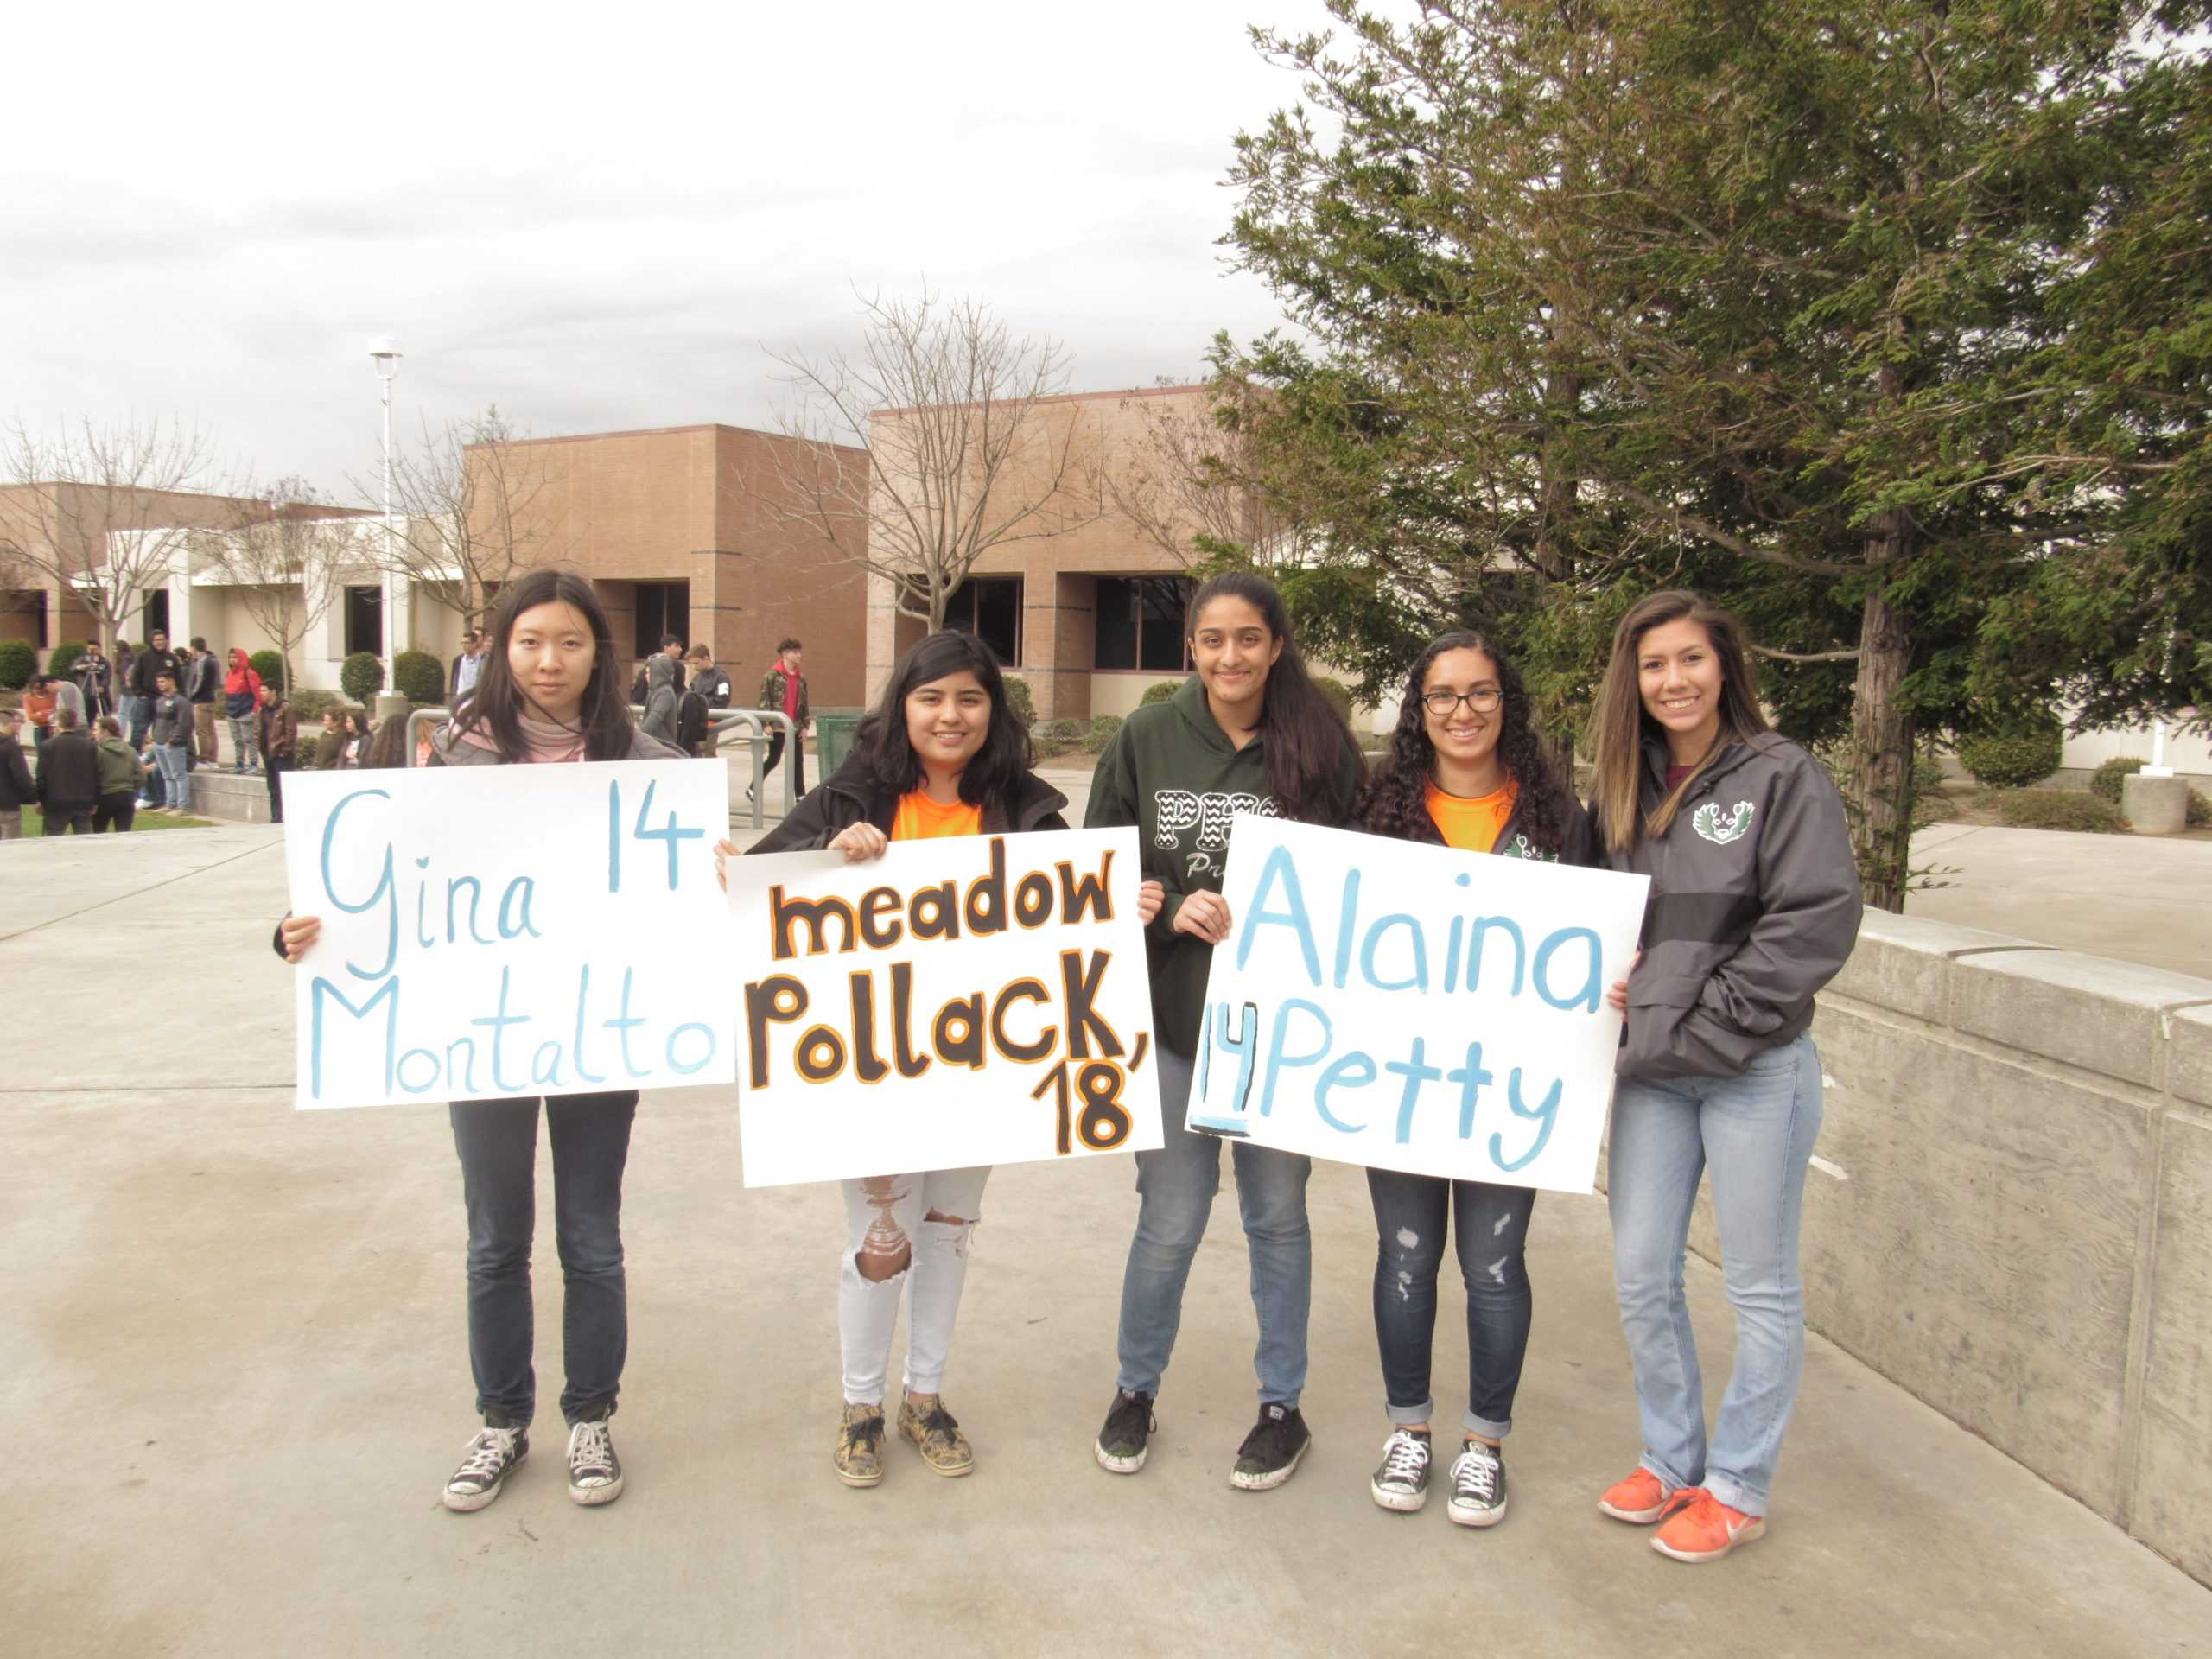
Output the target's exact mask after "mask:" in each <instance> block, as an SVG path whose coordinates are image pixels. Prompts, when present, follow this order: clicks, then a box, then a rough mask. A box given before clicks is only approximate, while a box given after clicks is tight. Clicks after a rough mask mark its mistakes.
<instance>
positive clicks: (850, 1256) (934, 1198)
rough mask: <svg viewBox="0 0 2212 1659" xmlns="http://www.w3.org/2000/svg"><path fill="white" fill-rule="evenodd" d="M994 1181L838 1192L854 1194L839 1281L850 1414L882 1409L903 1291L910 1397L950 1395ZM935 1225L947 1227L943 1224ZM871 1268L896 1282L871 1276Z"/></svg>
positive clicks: (884, 1183) (973, 1173) (947, 1176)
mask: <svg viewBox="0 0 2212 1659" xmlns="http://www.w3.org/2000/svg"><path fill="white" fill-rule="evenodd" d="M989 1179H991V1171H990V1166H988V1164H987V1165H983V1166H979V1167H976V1168H972V1169H936V1170H931V1171H930V1172H929V1173H927V1174H923V1175H878V1176H873V1177H871V1178H870V1179H867V1180H864V1181H841V1182H839V1183H838V1185H840V1186H842V1188H843V1189H844V1193H845V1226H846V1233H847V1236H846V1240H845V1259H844V1262H843V1265H842V1266H841V1267H840V1268H839V1269H838V1273H837V1342H838V1345H839V1347H840V1348H841V1349H842V1351H843V1353H844V1364H845V1400H846V1403H848V1404H849V1405H855V1406H873V1405H880V1403H882V1400H883V1395H884V1392H885V1389H886V1388H887V1380H888V1377H889V1375H890V1370H891V1332H892V1328H893V1326H894V1325H897V1324H898V1323H899V1294H900V1293H901V1292H902V1291H904V1292H906V1293H907V1305H906V1389H907V1391H908V1392H909V1393H912V1394H941V1393H943V1392H944V1366H945V1361H946V1360H947V1359H948V1358H949V1357H950V1355H951V1352H952V1323H953V1320H954V1319H957V1317H958V1316H959V1313H960V1293H961V1290H962V1288H963V1287H965V1286H966V1284H967V1282H968V1241H969V1238H970V1237H971V1236H973V1234H974V1233H975V1230H976V1222H977V1221H978V1220H980V1219H981V1218H982V1206H983V1183H984V1182H986V1181H988V1180H989ZM933 1216H935V1217H943V1219H941V1220H934V1221H933V1220H931V1217H933ZM862 1262H867V1263H868V1264H869V1265H871V1266H873V1267H875V1268H878V1270H879V1271H885V1272H887V1274H888V1276H887V1277H884V1278H880V1279H879V1278H872V1277H870V1276H869V1275H868V1274H863V1273H862V1272H861V1263H862Z"/></svg>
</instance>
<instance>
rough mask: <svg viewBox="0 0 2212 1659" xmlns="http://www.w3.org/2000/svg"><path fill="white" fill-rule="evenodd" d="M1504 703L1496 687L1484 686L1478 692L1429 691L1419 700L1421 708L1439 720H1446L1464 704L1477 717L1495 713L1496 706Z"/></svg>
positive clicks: (1502, 696) (1501, 693)
mask: <svg viewBox="0 0 2212 1659" xmlns="http://www.w3.org/2000/svg"><path fill="white" fill-rule="evenodd" d="M1504 701H1505V693H1504V692H1503V691H1501V690H1498V689H1497V687H1496V686H1494V685H1492V686H1485V687H1484V688H1483V689H1482V690H1478V691H1466V692H1459V691H1431V692H1428V693H1427V695H1425V696H1423V697H1422V698H1421V707H1422V708H1424V709H1427V710H1428V712H1429V713H1430V714H1432V715H1435V716H1436V717H1437V718H1438V719H1439V720H1448V719H1450V718H1451V716H1452V715H1453V714H1454V713H1455V712H1457V710H1458V709H1459V705H1460V704H1461V703H1463V702H1464V703H1465V704H1466V705H1467V707H1468V708H1470V709H1473V710H1474V711H1475V712H1476V713H1477V714H1478V715H1490V714H1495V713H1497V705H1498V704H1500V703H1501V702H1504Z"/></svg>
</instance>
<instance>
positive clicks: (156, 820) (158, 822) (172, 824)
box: [23, 806, 215, 841]
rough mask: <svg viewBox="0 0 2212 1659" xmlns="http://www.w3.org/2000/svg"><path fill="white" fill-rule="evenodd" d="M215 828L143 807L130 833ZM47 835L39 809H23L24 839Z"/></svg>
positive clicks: (205, 820)
mask: <svg viewBox="0 0 2212 1659" xmlns="http://www.w3.org/2000/svg"><path fill="white" fill-rule="evenodd" d="M214 827H215V820H214V819H213V818H180V817H173V816H172V815H170V814H169V813H167V812H149V811H148V810H146V809H145V808H144V807H143V806H142V807H140V808H139V809H138V813H137V817H134V818H132V819H131V821H130V833H131V834H132V835H134V836H135V835H137V833H138V832H139V831H140V830H141V829H213V828H214ZM45 834H46V819H45V818H44V817H42V816H41V814H40V812H39V810H38V808H36V807H35V806H27V807H25V808H24V809H23V838H24V839H25V840H26V841H28V840H29V839H30V838H31V837H32V836H43V835H45Z"/></svg>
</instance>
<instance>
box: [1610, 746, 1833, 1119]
mask: <svg viewBox="0 0 2212 1659" xmlns="http://www.w3.org/2000/svg"><path fill="white" fill-rule="evenodd" d="M1643 760H1644V766H1643V775H1642V777H1641V779H1639V781H1640V782H1641V784H1642V785H1643V791H1642V794H1643V810H1644V811H1645V812H1647V813H1648V812H1649V811H1650V810H1652V809H1653V808H1655V807H1656V806H1657V805H1658V804H1660V803H1661V802H1662V800H1663V799H1665V798H1666V778H1667V748H1666V746H1665V745H1664V744H1663V743H1658V742H1656V741H1655V742H1651V743H1648V744H1647V745H1646V747H1645V750H1644V756H1643ZM1606 861H1607V862H1608V863H1610V864H1611V866H1612V867H1613V868H1615V869H1617V870H1630V871H1633V872H1636V873H1637V874H1643V875H1648V876H1649V877H1650V878H1651V902H1650V906H1649V908H1648V909H1647V910H1646V911H1645V912H1644V918H1643V959H1642V960H1641V961H1640V962H1638V963H1637V966H1636V969H1635V971H1634V972H1632V973H1631V974H1630V976H1629V980H1628V1030H1627V1033H1626V1036H1625V1038H1624V1041H1623V1043H1622V1046H1621V1056H1620V1060H1619V1062H1618V1065H1617V1067H1616V1068H1615V1069H1616V1070H1617V1071H1618V1072H1619V1073H1620V1075H1621V1076H1623V1077H1740V1076H1742V1075H1743V1073H1744V1071H1745V1069H1746V1068H1747V1067H1748V1066H1749V1065H1751V1062H1752V1061H1753V1060H1754V1059H1756V1058H1758V1056H1759V1055H1760V1054H1762V1053H1763V1052H1765V1051H1766V1050H1768V1049H1770V1048H1777V1047H1779V1046H1782V1045H1783V1044H1784V1043H1788V1042H1792V1041H1794V1040H1796V1038H1797V1036H1798V1034H1799V1033H1802V1031H1803V1030H1804V1029H1805V1027H1808V1026H1809V1025H1811V1024H1812V1022H1813V996H1814V994H1815V992H1817V991H1818V990H1819V989H1820V988H1821V987H1822V986H1823V985H1825V984H1827V982H1828V981H1829V980H1831V979H1833V978H1834V976H1835V974H1836V970H1837V969H1840V968H1841V967H1842V966H1843V963H1844V959H1845V958H1846V957H1848V956H1849V955H1850V954H1851V947H1852V945H1853V943H1854V942H1855V941H1856V940H1857V938H1858V937H1859V866H1858V864H1857V862H1856V861H1854V860H1853V856H1852V851H1851V836H1850V831H1849V829H1848V828H1847V825H1846V823H1845V819H1844V812H1843V798H1842V797H1841V796H1840V795H1838V794H1837V793H1836V787H1835V785H1834V782H1832V781H1831V780H1830V779H1829V778H1828V774H1827V769H1826V768H1825V767H1823V766H1821V763H1820V762H1819V761H1817V760H1814V759H1813V757H1812V756H1811V755H1809V754H1808V753H1805V751H1804V750H1803V749H1802V748H1800V747H1798V746H1797V745H1796V744H1795V743H1792V742H1791V741H1789V739H1787V738H1785V737H1781V736H1778V735H1777V734H1774V733H1771V732H1765V733H1762V734H1759V735H1758V736H1757V737H1754V738H1751V739H1750V740H1749V741H1745V742H1739V743H1732V744H1731V745H1730V746H1729V747H1727V748H1726V749H1725V750H1724V751H1723V752H1722V753H1721V755H1720V758H1719V760H1715V761H1714V762H1713V764H1712V765H1711V766H1708V767H1707V768H1706V770H1705V772H1703V773H1702V774H1701V775H1700V777H1699V778H1698V779H1697V781H1696V782H1695V783H1694V784H1693V785H1691V787H1690V793H1689V795H1688V797H1687V798H1685V799H1684V800H1683V802H1682V804H1681V810H1679V811H1677V812H1676V813H1675V819H1674V822H1673V823H1670V824H1669V825H1668V826H1667V833H1666V834H1665V835H1663V836H1645V837H1644V838H1643V840H1641V841H1639V842H1637V844H1636V845H1635V846H1634V847H1633V848H1631V849H1630V850H1629V851H1627V852H1625V853H1611V854H1608V855H1607V858H1606Z"/></svg>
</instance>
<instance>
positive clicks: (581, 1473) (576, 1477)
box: [569, 1417, 622, 1503]
mask: <svg viewBox="0 0 2212 1659" xmlns="http://www.w3.org/2000/svg"><path fill="white" fill-rule="evenodd" d="M621 1496H622V1459H620V1458H618V1457H616V1456H615V1455H614V1436H613V1434H612V1433H609V1432H608V1431H607V1420H606V1419H605V1418H603V1417H602V1418H601V1419H600V1420H599V1421H597V1422H583V1423H578V1424H577V1425H576V1426H575V1427H574V1428H572V1429H570V1430H569V1501H570V1502H571V1503H613V1501H614V1500H615V1499H616V1498H618V1497H621Z"/></svg>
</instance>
